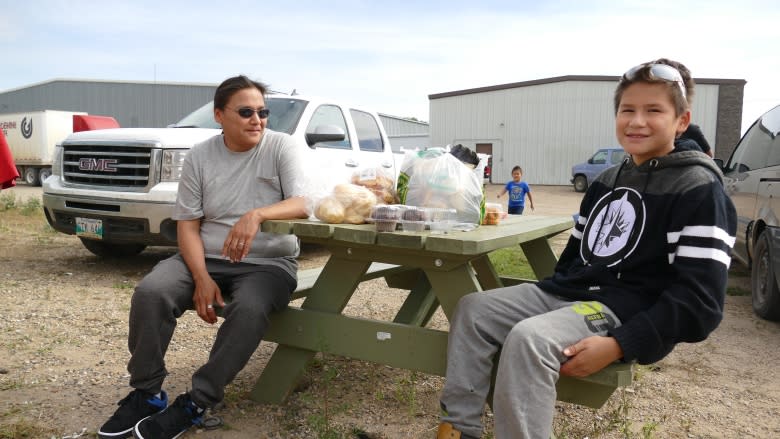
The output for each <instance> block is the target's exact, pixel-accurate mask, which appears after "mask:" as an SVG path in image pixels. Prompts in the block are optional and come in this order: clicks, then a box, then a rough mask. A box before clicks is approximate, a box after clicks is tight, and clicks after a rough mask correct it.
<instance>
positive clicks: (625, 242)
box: [580, 188, 645, 266]
mask: <svg viewBox="0 0 780 439" xmlns="http://www.w3.org/2000/svg"><path fill="white" fill-rule="evenodd" d="M644 227H645V205H644V202H643V201H642V196H641V195H640V194H639V193H638V192H637V191H635V190H633V189H630V188H616V189H615V190H613V191H612V192H610V193H608V194H606V195H604V196H603V197H601V199H600V200H599V201H597V202H596V205H595V207H594V208H593V210H592V213H591V215H590V217H589V218H588V223H587V224H586V225H585V230H583V232H582V244H581V246H580V252H581V256H582V258H583V259H584V260H586V261H589V262H591V263H593V262H599V263H602V264H606V265H608V266H613V265H615V264H617V263H618V262H620V261H622V260H623V259H625V258H627V257H628V256H629V255H630V254H631V253H632V252H633V251H634V250H635V249H636V246H637V244H638V243H639V237H640V236H642V232H643V230H644Z"/></svg>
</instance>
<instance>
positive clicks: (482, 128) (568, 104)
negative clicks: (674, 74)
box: [428, 76, 745, 185]
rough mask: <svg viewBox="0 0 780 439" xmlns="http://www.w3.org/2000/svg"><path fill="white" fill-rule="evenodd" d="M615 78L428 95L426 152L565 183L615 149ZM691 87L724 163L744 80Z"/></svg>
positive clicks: (506, 174) (702, 81) (699, 118)
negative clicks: (444, 150)
mask: <svg viewBox="0 0 780 439" xmlns="http://www.w3.org/2000/svg"><path fill="white" fill-rule="evenodd" d="M619 79H620V78H619V77H617V76H560V77H554V78H547V79H540V80H534V81H526V82H517V83H512V84H503V85H496V86H490V87H481V88H474V89H467V90H459V91H452V92H446V93H438V94H432V95H429V96H428V98H429V103H430V119H431V121H430V130H431V135H430V136H431V137H430V140H431V146H445V145H447V144H453V145H454V144H458V143H460V144H463V145H464V146H467V147H469V148H472V149H474V150H476V151H477V152H480V153H486V154H491V155H492V176H491V181H492V182H494V183H503V182H506V181H508V180H510V179H511V169H512V167H513V166H515V165H520V166H521V167H522V168H523V171H524V179H525V180H526V181H528V182H529V183H530V184H547V185H568V184H570V179H571V167H572V166H573V165H575V164H577V163H581V162H583V161H585V160H587V159H588V158H589V157H590V156H591V155H592V154H593V153H594V152H595V151H596V150H597V149H599V148H604V147H612V146H619V144H618V143H617V139H616V137H615V115H614V108H613V101H612V98H613V94H614V91H615V87H616V86H617V83H618V80H619ZM695 81H696V84H697V85H696V94H695V96H694V103H693V111H692V112H693V119H692V121H693V123H696V124H698V125H699V126H700V127H701V128H702V131H703V132H704V135H705V136H706V138H707V140H708V141H709V143H710V145H711V146H712V147H713V149H714V150H715V155H716V157H718V158H723V159H724V160H725V159H727V158H728V156H729V154H730V153H731V151H732V150H733V148H734V146H735V145H736V144H737V142H738V141H739V137H740V127H741V121H742V97H743V89H744V86H745V81H744V80H742V79H709V78H697V79H695Z"/></svg>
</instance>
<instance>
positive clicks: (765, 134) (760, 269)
mask: <svg viewBox="0 0 780 439" xmlns="http://www.w3.org/2000/svg"><path fill="white" fill-rule="evenodd" d="M723 173H724V175H725V176H726V178H725V181H724V183H725V187H726V192H728V194H729V195H730V196H731V199H732V201H733V202H734V206H735V207H736V209H737V218H738V220H737V239H736V243H735V244H734V251H733V257H734V259H735V260H736V261H738V262H740V263H741V264H743V265H744V266H746V267H748V268H749V269H750V276H751V286H752V300H753V310H754V311H755V312H756V314H758V315H759V316H760V317H762V318H765V319H768V320H780V286H778V274H780V105H778V106H777V107H775V108H773V109H771V110H769V111H768V112H766V113H765V114H764V115H762V116H761V117H759V118H758V120H756V121H755V122H754V123H753V125H752V126H751V127H750V129H748V130H747V131H746V132H745V134H744V136H742V139H741V140H740V141H739V143H738V144H737V147H736V148H735V149H734V152H732V154H731V158H729V161H728V163H726V166H724V167H723Z"/></svg>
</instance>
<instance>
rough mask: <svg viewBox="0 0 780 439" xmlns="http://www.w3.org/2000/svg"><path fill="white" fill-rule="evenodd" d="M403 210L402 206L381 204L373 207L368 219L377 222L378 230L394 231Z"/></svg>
mask: <svg viewBox="0 0 780 439" xmlns="http://www.w3.org/2000/svg"><path fill="white" fill-rule="evenodd" d="M402 210H403V207H402V206H396V205H386V204H380V205H378V206H374V207H373V208H372V209H371V217H370V218H368V220H369V221H371V222H373V223H374V224H376V231H377V232H394V231H395V227H396V225H398V220H399V219H400V218H401V212H402Z"/></svg>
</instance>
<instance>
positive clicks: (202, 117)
mask: <svg viewBox="0 0 780 439" xmlns="http://www.w3.org/2000/svg"><path fill="white" fill-rule="evenodd" d="M308 103H309V101H304V100H301V99H295V98H291V97H282V96H278V97H274V96H267V97H266V98H265V105H266V107H268V109H269V110H271V115H270V116H268V128H269V129H272V130H274V131H280V132H283V133H287V134H292V133H293V130H294V129H295V127H296V126H297V125H298V120H299V119H300V118H301V114H303V110H304V109H305V108H306V104H308ZM173 127H174V128H217V129H219V128H221V127H220V126H219V124H218V123H217V122H216V121H215V120H214V103H213V102H209V103H208V104H206V105H204V106H202V107H200V108H198V109H197V110H195V111H193V112H192V113H190V114H188V115H187V116H185V117H184V119H182V120H180V121H179V122H177V123H176V124H175V125H173Z"/></svg>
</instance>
